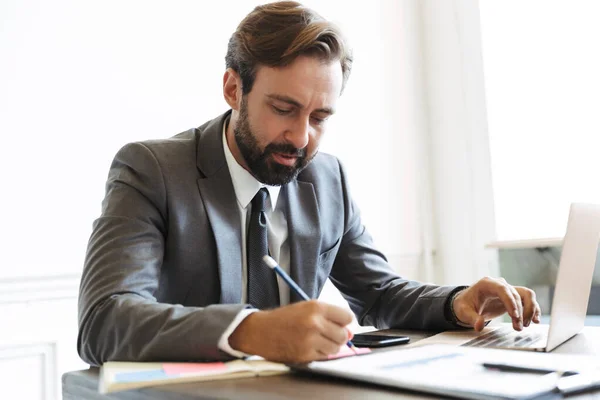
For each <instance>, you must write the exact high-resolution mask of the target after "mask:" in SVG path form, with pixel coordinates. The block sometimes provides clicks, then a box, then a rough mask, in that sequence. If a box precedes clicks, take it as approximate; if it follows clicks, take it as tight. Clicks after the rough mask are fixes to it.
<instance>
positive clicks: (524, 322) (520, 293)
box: [469, 278, 541, 331]
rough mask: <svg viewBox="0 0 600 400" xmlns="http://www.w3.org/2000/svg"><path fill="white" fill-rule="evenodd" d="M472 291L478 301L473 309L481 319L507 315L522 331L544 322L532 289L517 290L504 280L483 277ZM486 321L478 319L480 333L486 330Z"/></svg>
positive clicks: (517, 288) (477, 324)
mask: <svg viewBox="0 0 600 400" xmlns="http://www.w3.org/2000/svg"><path fill="white" fill-rule="evenodd" d="M469 290H470V291H471V292H472V293H476V295H473V296H472V298H474V299H475V300H473V308H474V309H475V310H477V313H478V315H479V316H480V317H488V318H495V317H497V316H500V315H502V314H503V313H504V312H506V313H508V315H509V316H510V317H511V319H512V325H513V328H514V329H515V330H518V331H520V330H522V329H523V327H526V326H529V325H530V324H531V322H534V323H539V322H540V316H541V309H540V306H539V304H538V302H537V301H536V297H535V293H534V291H533V290H531V289H529V288H526V287H520V286H517V287H514V286H512V285H510V284H508V283H507V282H506V280H505V279H504V278H497V279H494V278H483V279H481V280H480V281H478V282H477V283H476V284H475V285H473V286H471V288H469ZM483 319H484V318H478V319H476V320H475V322H474V327H475V329H476V330H480V328H481V329H483V326H484V325H485V322H484V321H483Z"/></svg>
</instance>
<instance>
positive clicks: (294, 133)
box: [286, 117, 312, 149]
mask: <svg viewBox="0 0 600 400" xmlns="http://www.w3.org/2000/svg"><path fill="white" fill-rule="evenodd" d="M311 129H312V127H311V126H310V117H309V118H299V119H298V120H297V121H296V123H295V124H294V126H293V127H292V129H290V130H289V131H288V132H287V134H286V139H287V141H288V142H289V143H291V144H292V145H293V146H294V147H295V148H297V149H303V148H305V147H306V146H307V145H308V138H309V136H310V134H311Z"/></svg>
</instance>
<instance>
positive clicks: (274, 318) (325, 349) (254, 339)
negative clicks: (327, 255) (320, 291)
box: [229, 300, 352, 363]
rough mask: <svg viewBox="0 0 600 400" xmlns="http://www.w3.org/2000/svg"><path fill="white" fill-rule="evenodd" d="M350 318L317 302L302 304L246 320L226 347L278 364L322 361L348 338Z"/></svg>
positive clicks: (349, 334) (349, 315)
mask: <svg viewBox="0 0 600 400" xmlns="http://www.w3.org/2000/svg"><path fill="white" fill-rule="evenodd" d="M350 322H352V314H351V313H350V312H349V311H348V310H346V309H343V308H341V307H337V306H333V305H330V304H326V303H322V302H319V301H317V300H311V301H302V302H299V303H294V304H291V305H288V306H284V307H280V308H275V309H272V310H266V311H257V312H255V313H252V314H250V315H249V316H248V317H246V318H245V319H244V320H243V321H242V323H240V324H239V325H238V327H237V328H236V329H235V330H234V331H233V333H232V334H231V335H230V336H229V345H230V346H231V347H232V348H233V349H235V350H239V351H242V352H244V353H247V354H255V355H259V356H261V357H264V358H265V359H267V360H271V361H276V362H282V363H306V362H310V361H314V360H322V359H326V358H327V356H328V355H330V354H335V353H337V352H338V351H339V350H340V346H342V345H344V344H345V343H346V342H347V341H348V340H349V339H351V338H352V333H350V331H349V330H348V329H346V326H347V325H348V324H350Z"/></svg>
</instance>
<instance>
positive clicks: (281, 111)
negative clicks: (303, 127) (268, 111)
mask: <svg viewBox="0 0 600 400" xmlns="http://www.w3.org/2000/svg"><path fill="white" fill-rule="evenodd" d="M271 107H273V111H275V112H276V113H277V114H279V115H287V114H289V113H291V112H292V110H284V109H283V108H279V107H275V106H271Z"/></svg>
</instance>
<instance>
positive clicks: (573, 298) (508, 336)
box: [430, 203, 600, 352]
mask: <svg viewBox="0 0 600 400" xmlns="http://www.w3.org/2000/svg"><path fill="white" fill-rule="evenodd" d="M599 241H600V205H594V204H583V203H573V204H571V208H570V211H569V220H568V224H567V231H566V234H565V237H564V240H563V246H562V253H561V257H560V263H559V266H558V275H557V278H556V286H555V291H554V298H553V300H552V307H551V313H550V324H549V325H548V326H546V325H542V326H540V325H536V324H533V323H532V324H531V325H530V326H529V327H527V328H525V329H523V330H522V331H521V332H518V331H515V330H514V329H513V328H512V325H511V326H506V325H503V326H500V327H488V328H486V330H485V331H484V332H482V333H481V334H479V335H477V336H476V337H474V338H473V336H472V333H471V336H470V337H471V339H465V341H466V342H465V343H462V344H461V345H462V346H470V347H492V348H502V349H514V350H529V351H540V352H550V351H552V350H554V349H555V348H556V347H558V346H559V345H561V344H562V343H564V342H566V341H567V340H569V339H570V338H571V337H573V336H575V335H576V334H577V333H579V332H580V331H581V329H582V328H583V325H584V322H585V316H586V312H587V306H588V301H589V298H590V291H591V287H592V277H593V273H594V266H595V265H596V255H597V253H598V242H599ZM445 334H446V333H444V332H443V333H440V334H438V335H435V336H434V337H431V338H430V339H433V340H434V341H436V340H440V339H442V338H443V336H444V335H445ZM453 334H454V335H456V332H453ZM465 337H466V338H467V337H469V336H468V335H466V336H465ZM455 339H456V336H455ZM454 343H456V341H454ZM457 344H460V343H457Z"/></svg>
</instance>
